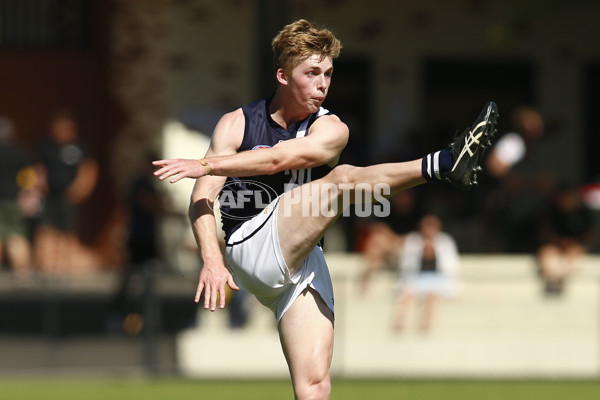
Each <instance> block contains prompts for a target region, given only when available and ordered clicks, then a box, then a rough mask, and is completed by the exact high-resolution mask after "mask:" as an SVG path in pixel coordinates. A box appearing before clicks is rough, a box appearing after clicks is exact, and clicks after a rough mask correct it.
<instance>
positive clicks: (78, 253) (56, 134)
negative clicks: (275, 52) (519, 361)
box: [0, 105, 600, 286]
mask: <svg viewBox="0 0 600 400" xmlns="http://www.w3.org/2000/svg"><path fill="white" fill-rule="evenodd" d="M503 117H504V118H506V119H507V120H509V123H508V124H505V126H507V127H508V129H506V130H505V131H503V132H497V137H498V140H497V142H495V143H494V145H493V146H492V147H491V148H490V150H489V151H488V152H487V154H486V159H485V160H484V167H485V171H484V173H482V174H481V175H480V178H479V187H478V188H476V189H474V190H471V191H468V192H459V191H456V190H454V189H453V188H451V187H450V186H449V185H444V184H440V183H434V184H428V185H423V186H420V187H417V188H413V189H410V190H407V191H404V192H401V193H399V194H397V195H396V196H395V197H393V198H392V199H391V200H390V213H389V215H387V216H383V217H366V218H358V217H356V214H355V213H354V212H350V213H348V215H349V216H343V217H341V218H340V219H339V220H338V221H337V222H336V225H335V227H334V229H332V231H331V232H330V233H329V234H327V239H326V242H325V243H326V245H325V250H326V251H341V252H349V253H359V254H361V255H363V256H364V260H365V279H368V276H369V275H370V274H371V273H373V272H374V271H377V270H379V269H381V268H396V267H397V260H398V258H399V254H400V253H401V249H402V245H403V241H404V238H405V237H406V236H407V235H409V234H410V233H412V232H416V231H418V226H419V223H420V221H421V220H422V218H423V217H425V216H426V215H433V216H435V217H436V218H438V219H439V220H440V223H441V225H442V226H443V228H444V231H445V232H446V233H447V234H449V235H450V236H451V237H452V238H453V240H455V241H456V245H457V248H458V251H459V252H461V253H514V254H532V255H535V256H536V259H537V261H538V265H539V271H540V274H541V276H544V277H545V278H546V279H547V280H548V281H562V280H564V279H566V278H567V277H568V276H569V275H570V274H572V273H573V272H574V271H576V266H577V262H578V260H579V259H580V258H581V257H582V256H583V255H585V254H586V253H596V252H598V251H599V250H600V246H599V244H598V243H599V242H598V235H597V234H596V233H597V232H598V230H599V228H598V226H599V224H600V221H599V220H600V217H599V215H600V204H599V201H598V198H599V196H600V194H599V193H600V183H598V182H576V181H562V180H560V179H558V178H557V177H555V176H553V175H552V174H551V173H549V172H548V168H547V167H546V166H545V165H544V164H543V162H542V161H541V160H540V158H539V155H540V147H539V145H540V143H542V142H543V141H544V140H545V131H546V125H545V120H544V117H543V116H542V115H541V114H540V112H538V111H537V110H536V109H535V108H533V107H531V106H529V105H523V106H519V107H516V108H515V109H513V110H510V111H509V110H505V112H504V114H503ZM18 129H19V127H18V126H15V124H14V122H13V121H12V120H11V118H10V116H3V117H2V118H1V119H0V152H1V154H2V156H1V157H0V163H1V164H2V165H1V171H2V175H1V179H2V186H1V187H2V190H1V193H0V194H1V204H2V208H1V210H0V212H1V214H0V218H1V220H0V227H1V229H2V232H1V233H2V234H1V237H0V238H1V242H0V256H1V258H2V268H3V269H4V270H7V271H14V273H15V274H16V275H18V276H19V277H22V278H23V279H27V276H28V275H31V274H33V273H39V274H50V275H69V274H78V273H82V272H86V271H88V272H91V271H95V270H97V269H98V268H99V261H98V260H99V258H100V257H99V256H96V255H95V252H96V251H97V249H95V248H94V247H93V246H89V245H86V244H85V243H84V240H83V238H82V235H81V233H82V232H83V231H85V226H84V225H83V224H82V223H81V218H80V216H81V212H82V205H85V203H86V202H87V201H88V200H89V198H90V197H91V195H92V193H93V192H94V190H96V187H97V182H98V180H99V176H100V175H102V174H104V175H109V174H110V172H109V171H102V170H101V168H100V167H99V163H98V162H97V161H96V160H95V155H94V149H93V148H90V147H89V146H88V145H87V144H86V142H85V136H84V135H82V132H81V129H80V126H79V124H78V121H77V115H75V114H74V113H73V112H72V111H70V110H57V111H56V113H55V114H54V115H53V116H52V117H51V118H50V119H49V121H48V126H47V131H46V132H45V134H44V135H42V136H40V137H41V139H40V140H39V142H37V143H35V144H34V145H33V146H27V147H26V146H23V145H22V143H20V142H19V140H18ZM164 135H165V138H166V139H165V143H166V145H165V148H164V149H163V154H166V156H167V157H168V156H171V157H177V156H178V154H177V152H178V151H183V150H181V149H186V150H185V151H187V152H190V151H191V150H190V148H192V149H196V148H198V149H199V148H206V146H207V144H208V138H207V136H206V135H203V134H200V133H199V132H195V131H193V129H190V128H189V127H186V126H185V125H183V124H181V123H172V124H170V125H167V126H166V128H165V132H164ZM449 139H450V138H448V140H449ZM354 140H356V139H354ZM169 143H171V145H169ZM423 143H428V141H427V140H425V139H424V138H423V137H422V136H418V135H413V136H412V141H411V140H409V141H407V142H406V143H405V148H404V152H403V153H401V154H396V155H395V156H390V155H382V156H381V157H380V158H374V159H373V160H372V161H371V163H376V162H390V161H406V160H410V159H414V158H418V157H419V155H420V154H425V153H426V151H427V149H426V148H425V147H424V146H425V145H424V144H423ZM190 144H193V146H190ZM357 148H360V146H358V144H357V143H356V141H355V142H354V143H353V142H352V140H351V143H350V145H349V147H348V149H347V152H346V153H345V155H344V157H345V160H342V162H348V161H352V160H355V161H356V160H360V155H359V154H356V149H357ZM181 156H182V157H186V156H187V157H193V156H194V154H192V153H190V154H181ZM158 158H159V156H158V154H154V153H151V152H149V153H147V154H146V155H145V156H144V157H143V158H142V159H141V160H140V162H139V168H138V170H137V171H136V173H135V174H132V179H130V181H129V182H130V183H129V187H128V188H127V189H126V190H124V191H123V196H122V198H121V199H120V204H122V207H121V209H122V213H121V230H120V233H119V238H120V239H119V240H120V241H121V244H122V246H121V247H120V250H121V251H122V252H123V255H122V256H121V257H118V258H119V259H121V260H122V261H121V263H120V264H121V265H120V266H119V265H117V266H110V268H113V267H117V269H118V270H121V271H124V273H123V275H124V282H125V283H124V285H125V286H126V285H127V283H126V282H128V280H129V279H130V278H131V275H132V274H134V273H135V272H136V271H137V270H138V269H139V266H141V265H144V264H145V263H147V262H150V261H152V262H156V261H157V262H160V263H162V265H165V266H166V267H165V270H187V271H189V270H191V271H196V270H197V269H198V268H199V267H200V260H199V258H198V257H197V254H198V250H197V248H196V247H195V243H194V240H193V236H192V235H191V229H190V227H189V222H188V221H187V220H186V218H185V216H184V215H185V213H186V210H185V208H186V205H187V204H186V202H187V199H188V196H189V192H190V190H191V184H192V183H190V182H187V183H190V185H187V186H185V185H184V184H181V185H179V186H177V185H165V184H161V183H160V182H159V181H158V180H157V179H156V178H154V177H153V175H152V172H153V170H154V167H153V166H152V164H151V161H152V160H154V159H158ZM363 161H364V160H363ZM366 163H367V162H363V164H366ZM329 243H331V244H329ZM182 253H183V254H186V255H187V256H183V258H182V256H181V254H182ZM186 257H187V258H186ZM184 264H185V265H184ZM100 267H101V268H102V267H103V266H100ZM138 272H139V271H138ZM556 284H557V285H559V286H560V284H559V283H556ZM549 285H552V284H551V283H549Z"/></svg>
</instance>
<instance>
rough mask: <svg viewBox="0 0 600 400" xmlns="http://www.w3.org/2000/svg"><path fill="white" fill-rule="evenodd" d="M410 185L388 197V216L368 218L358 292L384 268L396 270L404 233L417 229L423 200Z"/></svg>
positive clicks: (365, 289) (362, 291)
mask: <svg viewBox="0 0 600 400" xmlns="http://www.w3.org/2000/svg"><path fill="white" fill-rule="evenodd" d="M418 193H419V192H418V190H417V189H416V188H413V189H411V190H406V191H403V192H400V193H398V194H397V195H396V196H394V197H393V198H391V199H390V215H389V216H388V217H387V218H385V219H381V220H378V221H369V222H367V224H366V227H365V229H364V235H363V240H362V246H361V248H360V250H362V253H363V257H364V259H365V269H364V271H363V274H362V275H361V282H360V289H361V293H365V292H366V291H367V290H368V285H369V282H370V281H371V277H372V276H373V274H375V273H376V272H377V271H380V270H383V269H395V268H396V267H395V266H396V265H397V263H398V257H397V256H398V252H399V250H400V247H401V246H402V241H403V239H404V237H405V235H406V234H408V233H409V232H412V231H414V230H415V229H416V228H417V225H418V222H419V219H420V218H421V217H422V216H423V210H422V209H421V204H422V201H421V200H422V199H419V197H418Z"/></svg>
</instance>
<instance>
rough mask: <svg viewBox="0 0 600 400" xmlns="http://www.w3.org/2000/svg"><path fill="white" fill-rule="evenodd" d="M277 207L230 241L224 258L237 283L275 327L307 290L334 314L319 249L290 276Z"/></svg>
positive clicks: (271, 207) (269, 208)
mask: <svg viewBox="0 0 600 400" xmlns="http://www.w3.org/2000/svg"><path fill="white" fill-rule="evenodd" d="M278 204H279V197H278V198H277V199H275V200H273V201H272V202H271V203H270V204H269V205H268V206H267V207H265V209H264V210H263V211H262V212H261V213H260V214H258V215H256V216H254V217H253V218H252V219H250V220H248V221H246V222H244V223H243V224H242V225H241V226H240V227H239V228H238V229H237V230H236V231H235V232H234V233H233V234H232V235H231V236H230V237H229V240H228V241H227V244H226V248H225V256H226V257H227V262H228V263H229V267H230V269H231V271H232V273H233V275H234V278H235V281H236V283H237V284H239V285H241V286H242V287H244V288H245V289H246V290H248V291H249V292H250V293H252V294H254V295H255V296H256V298H257V299H258V301H259V302H261V303H262V304H263V305H265V306H266V307H268V308H270V309H271V310H272V311H273V312H274V314H275V317H276V319H277V323H278V324H279V321H280V320H281V317H283V315H284V314H285V312H286V311H287V310H288V309H289V308H290V307H291V306H292V304H293V303H294V301H296V299H297V298H298V296H300V294H301V293H302V292H303V291H304V290H305V289H306V288H307V287H311V288H313V289H314V290H315V291H317V292H318V293H319V295H320V296H321V298H322V299H323V301H324V302H325V304H326V305H327V307H328V308H329V309H330V310H331V311H332V312H333V311H334V309H333V304H334V299H333V285H332V283H331V276H330V274H329V268H328V267H327V263H326V261H325V257H324V256H323V251H322V250H321V248H320V247H319V246H316V247H315V248H314V249H313V251H311V252H310V253H309V255H308V256H307V257H306V258H305V259H304V261H303V263H302V266H301V267H300V268H299V269H298V271H297V272H296V273H295V274H294V275H293V276H290V270H289V268H288V266H287V264H286V262H285V260H284V258H283V254H282V253H281V246H280V243H279V234H278V232H277V220H278V217H277V206H278Z"/></svg>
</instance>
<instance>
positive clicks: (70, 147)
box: [35, 111, 98, 273]
mask: <svg viewBox="0 0 600 400" xmlns="http://www.w3.org/2000/svg"><path fill="white" fill-rule="evenodd" d="M40 157H41V168H42V170H43V171H44V176H45V177H46V180H45V188H44V195H45V198H44V209H43V212H42V215H41V217H40V221H39V226H38V227H37V229H36V234H35V247H36V251H35V253H36V261H37V263H38V265H39V266H40V268H41V269H42V270H43V271H45V272H49V273H57V272H61V271H71V270H72V269H73V268H74V267H75V265H74V261H75V260H74V255H75V254H76V250H77V245H78V242H77V237H76V235H75V229H76V222H77V220H76V217H77V212H78V208H77V206H78V205H80V204H81V203H83V202H84V201H85V200H86V199H87V198H88V197H89V196H90V194H91V193H92V190H93V189H94V187H95V186H96V181H97V177H98V166H97V164H96V162H95V161H94V160H93V159H92V158H90V157H89V156H88V154H87V153H86V150H85V146H84V145H83V144H82V141H81V139H80V132H79V125H78V122H77V120H76V118H75V116H74V114H73V113H71V112H70V111H61V112H58V113H57V114H55V115H54V117H53V118H52V120H51V122H50V131H49V135H48V137H47V138H46V140H44V141H43V143H42V146H41V148H40Z"/></svg>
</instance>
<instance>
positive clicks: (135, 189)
mask: <svg viewBox="0 0 600 400" xmlns="http://www.w3.org/2000/svg"><path fill="white" fill-rule="evenodd" d="M156 158H157V157H156V156H154V155H152V154H150V155H148V156H147V157H146V158H145V159H144V162H143V165H142V168H143V170H142V172H141V173H140V174H139V175H138V176H137V177H136V178H135V179H134V180H133V182H132V185H131V189H130V191H129V194H128V198H127V206H128V211H129V224H128V228H129V229H128V237H127V256H128V258H127V263H126V264H125V266H124V269H123V271H122V275H121V280H120V283H119V286H118V288H117V290H116V292H115V295H114V298H113V300H112V302H111V304H110V313H109V317H108V320H107V327H108V329H109V330H120V329H121V327H122V326H123V327H125V328H126V327H127V325H126V324H123V323H124V321H125V320H126V319H127V318H129V320H131V319H134V320H139V321H141V322H142V323H143V317H142V316H141V314H142V308H143V304H142V298H141V296H137V298H135V299H133V296H130V294H131V293H130V292H131V288H132V286H131V283H132V279H133V278H134V277H135V276H136V275H137V276H140V277H142V278H143V279H151V278H152V277H151V275H150V274H152V273H154V272H155V271H152V270H150V268H156V263H157V261H158V260H160V259H161V254H160V252H159V248H160V246H159V241H158V223H159V218H160V216H161V214H162V213H163V212H164V210H165V205H164V200H163V196H162V195H161V194H160V193H159V191H158V190H157V189H156V187H155V185H154V182H153V180H154V175H153V174H152V173H153V172H154V169H153V168H152V164H151V163H152V161H153V160H155V159H156ZM131 300H133V303H131ZM136 326H138V325H136ZM140 329H141V326H140ZM126 331H127V332H128V333H138V332H139V331H137V330H134V331H131V330H130V329H127V328H126Z"/></svg>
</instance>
